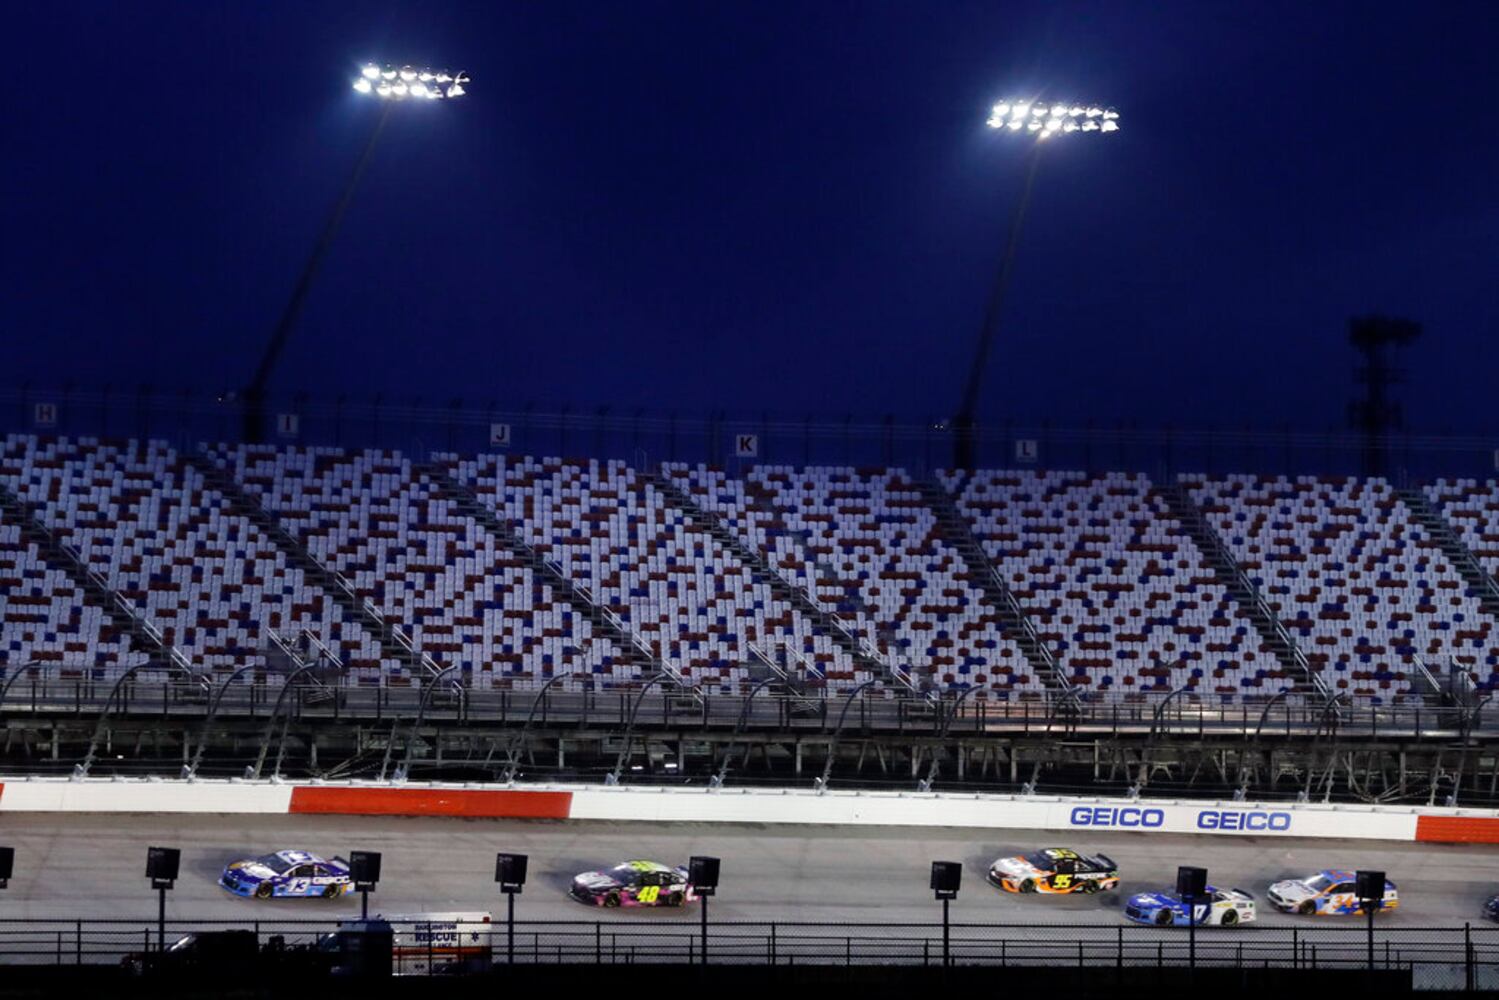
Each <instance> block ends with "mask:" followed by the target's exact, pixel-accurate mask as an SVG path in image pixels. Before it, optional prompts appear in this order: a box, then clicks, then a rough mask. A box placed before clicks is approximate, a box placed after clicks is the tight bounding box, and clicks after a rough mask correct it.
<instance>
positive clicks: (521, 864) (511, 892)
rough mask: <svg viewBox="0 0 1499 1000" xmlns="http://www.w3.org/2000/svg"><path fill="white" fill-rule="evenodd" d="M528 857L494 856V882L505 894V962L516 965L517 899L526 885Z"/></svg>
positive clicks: (520, 855) (514, 855)
mask: <svg viewBox="0 0 1499 1000" xmlns="http://www.w3.org/2000/svg"><path fill="white" fill-rule="evenodd" d="M526 861H527V859H526V855H524V854H505V853H503V852H502V853H499V854H496V855H495V856H494V880H495V881H496V882H498V883H500V891H501V892H503V893H504V894H505V900H506V905H505V908H506V915H505V962H506V964H507V965H514V964H515V897H516V894H517V893H519V892H520V891H521V889H523V888H524V887H525V885H526Z"/></svg>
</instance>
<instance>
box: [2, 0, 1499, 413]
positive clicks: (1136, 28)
mask: <svg viewBox="0 0 1499 1000" xmlns="http://www.w3.org/2000/svg"><path fill="white" fill-rule="evenodd" d="M4 23H5V28H6V31H5V33H6V36H7V38H8V41H9V43H10V44H8V45H7V50H8V51H7V56H6V58H7V61H8V62H9V63H10V67H9V69H10V71H9V72H8V73H7V78H8V81H9V86H8V87H7V89H6V93H5V96H4V97H0V102H3V114H0V149H3V151H4V155H3V157H0V191H3V193H4V196H3V199H0V213H3V216H0V220H3V229H4V233H5V239H4V241H3V249H0V329H3V331H4V341H5V344H6V347H7V350H6V351H5V352H4V357H5V361H4V368H5V372H4V374H3V375H0V382H3V383H4V384H5V385H6V386H13V385H15V384H19V383H20V382H21V381H23V380H27V379H29V380H31V381H33V382H34V383H37V384H43V385H57V384H59V383H61V382H63V381H64V380H72V381H73V382H74V383H76V384H78V385H81V386H91V387H98V386H101V385H103V384H104V383H106V382H108V383H112V384H113V385H115V386H116V387H122V386H126V385H130V384H132V383H135V382H140V381H151V382H154V383H155V384H156V385H158V386H164V387H183V386H196V387H200V389H201V390H202V391H208V390H212V389H217V388H221V387H231V386H234V385H236V384H242V383H243V382H244V381H245V379H246V378H247V374H248V371H249V370H250V369H251V368H253V365H254V361H255V359H256V358H257V357H258V355H259V352H260V350H261V347H262V345H263V344H264V343H265V341H266V339H267V337H268V335H269V332H270V330H271V328H272V327H273V325H274V323H275V321H276V318H277V315H278V314H279V312H280V309H281V307H282V305H283V303H284V302H285V300H286V297H287V295H288V294H289V293H290V290H291V287H292V284H293V282H294V281H295V279H296V276H297V274H298V272H299V271H300V269H301V267H302V265H303V263H304V261H305V260H306V257H307V255H308V253H309V251H310V249H311V246H312V243H313V240H314V239H315V237H316V234H317V232H318V230H319V229H320V228H321V226H322V224H323V221H324V219H325V218H326V217H327V215H328V212H329V210H330V209H331V207H332V204H333V202H334V200H335V198H336V197H337V194H338V192H339V190H340V189H341V187H342V185H343V183H344V181H345V179H346V177H347V176H348V174H349V171H350V170H351V168H352V166H353V163H354V161H355V159H356V157H357V155H358V152H359V150H360V148H361V146H362V144H363V142H364V140H365V137H366V136H367V135H368V134H369V131H370V129H371V128H372V126H373V124H374V121H375V119H376V117H377V115H378V113H379V112H378V108H377V106H376V102H374V101H373V100H372V99H369V98H364V97H361V96H360V95H357V94H355V93H354V92H353V91H352V90H351V89H350V87H349V83H350V81H351V80H352V78H353V76H354V75H355V74H356V73H357V70H358V67H359V65H360V63H361V62H362V61H364V60H367V59H373V60H377V61H381V62H395V63H398V64H399V63H407V62H410V63H414V64H418V65H420V64H423V63H430V64H433V65H439V64H441V65H446V66H448V67H449V68H452V69H460V68H461V69H464V70H467V71H468V72H469V73H470V74H471V75H472V77H473V83H472V86H471V88H470V95H469V97H467V98H465V99H464V100H462V101H459V102H454V103H444V104H442V105H438V106H428V105H419V106H407V107H401V108H397V109H395V112H396V113H395V114H394V115H393V117H392V120H391V122H390V124H389V127H388V128H387V130H386V131H385V133H384V135H383V137H382V140H381V144H380V146H379V148H378V150H377V152H376V155H375V159H374V162H373V164H372V166H371V168H370V170H369V173H368V174H367V175H366V177H365V179H364V183H363V185H362V187H361V188H360V190H359V191H358V194H357V196H356V199H355V201H354V203H353V207H352V208H351V210H350V213H349V216H348V218H347V220H346V222H345V225H344V228H343V230H342V232H341V234H340V236H339V239H338V242H337V244H336V245H335V246H334V248H333V251H332V253H331V255H330V257H329V259H328V262H327V265H326V268H325V270H324V271H323V273H322V275H321V276H320V278H319V280H318V284H317V286H316V287H315V289H314V291H313V293H312V297H311V300H310V302H309V305H308V308H307V311H306V313H305V314H304V316H303V318H302V322H301V324H300V327H299V328H298V330H297V333H296V335H295V339H294V341H293V343H292V345H291V347H290V348H289V350H288V352H287V354H286V356H285V359H284V362H283V364H282V366H281V370H280V373H279V376H278V378H277V379H276V382H275V386H276V387H277V388H279V389H288V390H290V389H309V390H317V391H326V392H329V393H332V392H335V391H342V392H350V393H373V392H376V391H383V392H386V393H395V394H406V395H420V396H423V397H425V398H428V399H433V400H446V399H447V398H449V397H453V396H458V397H463V398H465V399H468V400H472V401H475V402H476V403H478V402H487V401H488V400H491V399H497V400H500V401H502V403H508V404H511V405H515V406H519V405H521V404H523V403H525V402H528V401H535V402H536V404H537V405H538V406H542V407H550V406H560V405H562V404H572V405H574V406H587V407H593V406H597V405H600V404H603V403H612V404H614V405H615V406H617V407H619V408H621V409H632V408H634V407H638V406H644V407H649V408H652V409H657V410H664V409H671V408H679V409H682V410H685V411H693V410H699V411H700V410H707V409H709V408H723V409H727V410H730V411H753V412H759V411H762V410H769V411H771V412H772V413H785V414H794V415H800V414H802V413H804V412H807V411H814V412H818V413H828V414H834V413H843V412H845V411H853V412H855V413H859V414H883V413H886V412H893V413H895V414H897V415H899V416H901V417H903V418H917V419H927V418H930V417H935V416H938V415H942V414H948V413H951V412H952V410H953V409H954V408H955V406H956V402H957V397H958V395H959V392H960V389H961V384H962V378H963V374H964V371H965V369H966V366H967V363H968V358H969V357H970V355H971V353H972V350H973V344H974V340H975V337H976V334H977V329H978V326H979V322H980V320H981V317H982V313H983V305H984V300H985V297H986V296H987V294H988V289H989V286H990V283H991V281H992V276H993V273H994V270H995V267H996V263H997V260H998V258H999V255H1000V252H1001V249H1002V244H1003V241H1004V235H1005V231H1006V226H1007V224H1008V219H1009V215H1010V213H1011V211H1012V210H1013V208H1014V206H1015V204H1016V202H1017V200H1018V196H1019V191H1020V184H1021V179H1022V171H1021V167H1022V159H1023V154H1024V150H1025V148H1026V145H1027V143H1026V140H1024V139H1022V138H1018V137H1012V136H1009V135H1007V134H996V133H994V132H991V131H990V130H989V129H987V128H986V127H985V126H984V119H985V117H986V115H987V111H988V108H989V106H990V105H991V104H993V103H994V102H995V101H996V100H998V99H1000V98H1004V97H1010V96H1025V97H1029V96H1032V95H1040V96H1044V97H1046V98H1048V99H1057V98H1060V99H1066V100H1073V99H1076V100H1081V101H1084V102H1099V103H1104V104H1112V105H1114V106H1116V107H1117V108H1118V109H1119V111H1120V113H1121V115H1122V118H1121V125H1122V130H1121V131H1120V132H1119V133H1117V134H1114V135H1109V136H1102V135H1097V134H1093V135H1086V136H1085V135H1081V134H1079V135H1074V136H1070V137H1062V138H1060V139H1059V140H1057V141H1056V142H1055V143H1053V144H1051V145H1049V146H1048V148H1047V149H1046V150H1045V155H1044V157H1043V161H1042V163H1041V167H1040V173H1039V176H1038V180H1037V188H1036V192H1035V199H1034V202H1033V204H1032V207H1031V215H1030V219H1029V223H1028V228H1027V230H1026V232H1025V234H1024V238H1023V241H1022V244H1021V246H1020V254H1019V258H1018V263H1017V270H1016V272H1015V276H1014V282H1013V285H1012V288H1011V294H1010V299H1009V303H1008V307H1007V309H1006V312H1005V315H1004V321H1003V327H1002V331H1001V335H1000V340H999V343H998V347H997V351H996V354H995V356H994V359H993V363H992V366H991V368H990V371H989V376H988V378H987V380H986V383H985V400H984V404H983V407H982V409H981V417H983V418H985V419H989V420H996V419H1003V418H1006V417H1014V418H1017V419H1033V418H1050V419H1052V420H1056V421H1062V422H1074V421H1081V420H1083V419H1085V418H1088V417H1098V418H1101V419H1113V418H1116V417H1124V418H1132V419H1136V420H1139V421H1142V422H1166V421H1169V422H1173V423H1175V424H1176V425H1177V426H1216V425H1224V424H1233V425H1238V424H1241V423H1253V424H1258V425H1273V426H1279V425H1281V424H1282V423H1287V422H1289V423H1291V424H1293V425H1294V426H1297V427H1303V428H1307V429H1321V428H1324V427H1327V426H1329V425H1330V424H1333V423H1339V422H1341V421H1342V419H1343V414H1344V407H1345V404H1346V401H1347V399H1348V396H1349V394H1350V393H1351V392H1352V391H1353V386H1352V379H1351V374H1350V369H1351V366H1352V362H1353V354H1352V351H1351V350H1350V349H1349V348H1348V347H1347V346H1346V343H1345V323H1346V320H1347V317H1348V316H1350V315H1352V314H1355V313H1364V312H1390V313H1396V314H1401V315H1406V316H1409V317H1411V318H1414V319H1417V320H1420V321H1422V322H1423V323H1424V324H1425V327H1426V336H1425V339H1424V341H1423V342H1422V343H1420V344H1419V345H1418V346H1417V347H1416V348H1414V349H1413V350H1412V351H1411V352H1410V353H1409V362H1410V368H1411V382H1410V384H1409V385H1408V386H1407V387H1406V388H1405V389H1404V390H1402V395H1403V398H1404V401H1405V403H1406V407H1407V411H1408V414H1409V421H1410V423H1411V425H1412V426H1414V427H1420V428H1429V429H1434V430H1440V429H1444V428H1452V429H1454V430H1459V431H1462V430H1478V429H1487V428H1491V427H1494V426H1495V425H1496V423H1499V422H1496V421H1494V420H1492V419H1491V418H1490V417H1489V416H1488V415H1487V413H1486V410H1487V409H1488V407H1489V404H1490V401H1491V400H1492V399H1493V396H1494V393H1493V389H1492V387H1493V386H1494V376H1493V371H1494V369H1495V366H1496V364H1499V347H1496V346H1495V335H1496V333H1499V275H1496V270H1499V267H1496V262H1499V184H1496V178H1499V119H1496V117H1495V111H1494V107H1495V99H1496V97H1499V59H1496V58H1495V39H1496V38H1499V4H1494V3H1488V2H1484V3H1476V2H1475V3H1456V2H1454V3H1428V4H1416V3H1404V4H1398V5H1396V4H1380V3H1374V2H1358V3H1325V2H1318V3H1305V2H1297V3H1224V2H1211V0H1194V2H1167V3H1144V2H1128V3H1126V2H1114V3H1056V2H1035V3H1009V2H987V3H958V2H911V3H893V2H865V3H848V2H815V3H814V2H804V3H785V2H778V0H753V2H723V0H717V2H698V3H689V2H675V3H644V2H633V0H632V2H603V0H593V2H588V3H578V2H558V0H546V2H526V3H499V2H474V3H451V2H448V3H432V2H427V3H391V2H388V0H386V2H378V3H366V4H352V3H348V2H347V0H345V2H338V3H333V2H312V0H297V2H290V0H277V2H262V3H250V2H241V3H224V2H204V0H192V2H173V3H159V2H132V3H118V2H112V0H111V2H107V3H62V4H12V5H10V7H9V8H8V9H7V12H6V15H5V22H4Z"/></svg>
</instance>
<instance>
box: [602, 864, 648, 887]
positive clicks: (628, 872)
mask: <svg viewBox="0 0 1499 1000" xmlns="http://www.w3.org/2000/svg"><path fill="white" fill-rule="evenodd" d="M640 874H641V873H640V869H639V868H636V867H635V866H634V865H615V866H614V867H613V868H611V869H609V875H610V877H612V878H613V879H614V880H615V881H616V882H623V883H625V884H626V885H628V884H629V883H631V882H634V881H635V880H636V879H638V878H639V877H640Z"/></svg>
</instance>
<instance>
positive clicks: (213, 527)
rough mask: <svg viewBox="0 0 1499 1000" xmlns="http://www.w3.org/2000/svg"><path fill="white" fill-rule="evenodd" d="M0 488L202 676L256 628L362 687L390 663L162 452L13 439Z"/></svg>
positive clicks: (257, 639)
mask: <svg viewBox="0 0 1499 1000" xmlns="http://www.w3.org/2000/svg"><path fill="white" fill-rule="evenodd" d="M0 481H3V482H4V484H5V486H6V488H7V489H9V490H10V491H11V492H12V493H14V494H16V495H17V496H18V497H19V498H20V499H21V500H22V501H23V502H24V503H26V504H28V505H30V506H31V507H33V508H34V509H35V510H36V511H37V512H38V515H39V517H40V519H41V521H42V522H43V524H45V525H46V526H47V527H48V529H49V530H51V531H53V532H56V533H57V534H58V535H59V536H60V537H61V538H62V539H63V541H64V542H65V543H67V544H69V545H71V546H72V547H73V548H74V549H75V550H76V551H77V552H78V555H79V558H80V559H81V560H82V562H83V563H84V565H86V566H88V567H89V568H90V569H92V570H94V571H95V572H97V573H98V574H100V576H102V577H103V578H104V579H105V580H106V581H107V583H108V585H109V586H110V587H111V588H112V589H114V590H115V591H117V592H118V593H120V594H122V595H123V596H124V597H125V598H126V599H128V600H130V601H132V602H133V603H134V604H135V605H136V607H137V608H139V609H140V610H141V612H142V613H143V614H144V615H145V617H146V618H147V619H148V620H149V621H151V622H152V623H153V624H154V625H155V626H156V627H157V628H159V629H160V630H161V632H162V635H163V638H164V641H165V642H166V643H167V644H168V645H169V646H173V647H176V648H177V649H179V650H181V651H182V653H183V654H184V655H185V656H186V657H187V658H188V659H189V660H191V661H192V662H193V663H195V664H196V665H197V666H199V667H202V668H205V669H207V670H211V671H215V672H219V673H223V672H228V671H230V670H233V669H235V668H236V667H237V666H239V665H241V664H242V662H243V660H244V659H245V656H246V654H247V653H249V652H251V651H253V650H255V649H257V648H261V647H262V646H263V645H264V639H265V637H264V636H263V635H262V634H261V630H263V629H276V630H287V631H295V630H300V629H304V628H305V629H309V630H311V631H313V632H314V633H316V634H318V635H319V636H320V637H321V638H322V639H323V640H324V641H325V642H327V643H329V644H330V645H331V646H332V647H333V648H335V649H338V650H340V651H341V653H342V656H343V659H344V664H345V666H346V667H348V668H349V669H351V670H352V671H355V672H356V673H357V674H358V675H359V676H360V677H362V678H366V679H371V680H373V681H375V682H378V681H379V679H380V677H381V675H382V672H383V671H384V670H388V669H390V668H391V667H392V666H393V665H391V664H382V663H381V661H380V656H379V652H378V644H377V643H376V642H375V641H374V640H373V639H372V638H371V637H370V636H369V635H368V634H367V633H365V632H364V631H363V630H362V629H361V628H360V626H359V624H358V623H357V622H351V621H345V620H344V619H343V615H342V613H341V612H340V610H339V608H338V606H337V605H336V604H335V603H334V602H333V601H332V600H331V599H330V598H329V597H328V595H326V594H325V593H323V592H322V591H321V590H319V589H317V588H315V587H313V586H311V585H309V584H308V583H307V582H306V580H305V579H304V578H303V575H302V572H301V571H300V570H298V569H296V568H294V567H290V566H288V565H287V563H286V558H285V556H284V555H283V554H282V553H281V552H280V551H279V550H277V548H276V547H275V545H274V544H273V543H272V542H271V541H270V540H269V539H267V538H266V537H265V536H264V534H263V533H262V532H261V531H260V530H259V529H258V528H257V527H255V525H253V524H252V523H251V522H250V521H248V520H247V519H246V518H244V517H241V516H238V515H236V514H234V513H233V512H232V511H231V510H230V509H229V506H228V504H227V503H226V501H225V498H224V497H223V496H222V495H220V494H219V493H218V492H217V491H215V490H212V489H209V488H207V486H206V485H205V484H204V481H203V477H202V475H201V473H199V472H198V471H197V470H195V469H193V468H192V467H191V466H190V465H188V464H187V463H185V462H184V461H183V460H182V459H181V457H180V456H179V455H178V454H177V453H176V451H175V450H173V449H172V448H171V447H170V446H168V445H166V444H164V443H161V442H157V441H152V442H148V443H144V444H142V443H139V442H133V441H132V442H128V443H125V444H104V443H101V442H99V441H97V440H94V439H89V438H81V439H73V440H70V439H67V438H61V439H51V440H46V441H39V440H38V439H36V438H34V437H29V436H19V435H12V436H10V437H7V438H6V441H5V448H4V451H3V453H0Z"/></svg>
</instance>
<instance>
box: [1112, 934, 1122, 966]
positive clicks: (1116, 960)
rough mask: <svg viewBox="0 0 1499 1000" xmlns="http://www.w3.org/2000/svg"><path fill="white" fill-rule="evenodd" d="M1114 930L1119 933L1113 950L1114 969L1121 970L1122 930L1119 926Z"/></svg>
mask: <svg viewBox="0 0 1499 1000" xmlns="http://www.w3.org/2000/svg"><path fill="white" fill-rule="evenodd" d="M1115 930H1117V931H1118V932H1119V943H1118V945H1117V947H1116V948H1115V950H1114V968H1116V969H1122V968H1124V928H1123V927H1122V926H1120V927H1116V928H1115Z"/></svg>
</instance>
